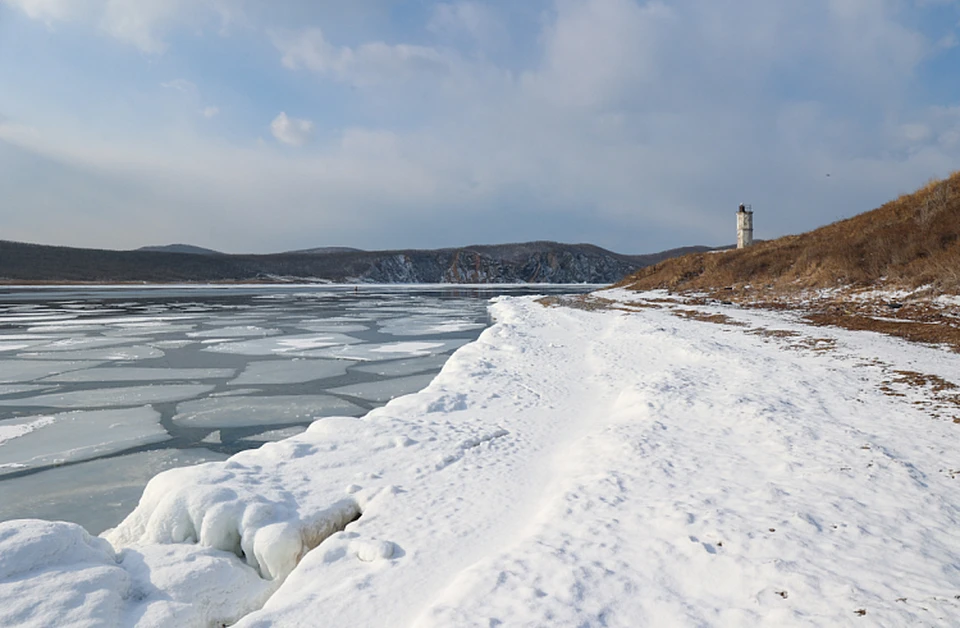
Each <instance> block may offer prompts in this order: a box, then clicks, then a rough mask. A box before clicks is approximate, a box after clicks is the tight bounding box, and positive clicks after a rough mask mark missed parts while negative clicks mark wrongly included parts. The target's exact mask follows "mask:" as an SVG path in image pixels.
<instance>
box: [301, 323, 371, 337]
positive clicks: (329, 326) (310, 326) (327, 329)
mask: <svg viewBox="0 0 960 628" xmlns="http://www.w3.org/2000/svg"><path fill="white" fill-rule="evenodd" d="M297 327H298V328H299V329H304V330H306V331H315V332H319V333H340V334H349V333H354V332H358V331H367V330H369V329H370V326H369V325H363V324H361V323H337V322H330V321H328V320H320V321H317V322H309V321H301V322H299V323H297Z"/></svg>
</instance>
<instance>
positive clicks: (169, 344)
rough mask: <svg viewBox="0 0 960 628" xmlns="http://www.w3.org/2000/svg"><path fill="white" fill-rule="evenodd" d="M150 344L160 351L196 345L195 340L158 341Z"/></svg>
mask: <svg viewBox="0 0 960 628" xmlns="http://www.w3.org/2000/svg"><path fill="white" fill-rule="evenodd" d="M150 344H151V345H152V346H154V347H156V348H158V349H180V348H182V347H186V346H187V345H192V344H194V341H193V340H158V341H156V342H152V343H150Z"/></svg>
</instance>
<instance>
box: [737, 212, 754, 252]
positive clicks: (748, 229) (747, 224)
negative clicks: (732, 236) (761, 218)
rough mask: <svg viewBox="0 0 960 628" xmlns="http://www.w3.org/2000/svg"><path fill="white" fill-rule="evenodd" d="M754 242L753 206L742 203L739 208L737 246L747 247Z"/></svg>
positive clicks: (740, 247) (739, 247)
mask: <svg viewBox="0 0 960 628" xmlns="http://www.w3.org/2000/svg"><path fill="white" fill-rule="evenodd" d="M751 244H753V207H752V206H751V205H744V204H743V203H740V208H739V209H738V210H737V248H738V249H745V248H747V247H748V246H750V245H751Z"/></svg>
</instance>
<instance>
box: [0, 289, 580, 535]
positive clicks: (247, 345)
mask: <svg viewBox="0 0 960 628" xmlns="http://www.w3.org/2000/svg"><path fill="white" fill-rule="evenodd" d="M589 288H590V287H588V286H523V287H503V286H482V287H481V286H469V287H467V286H457V287H440V286H436V287H391V286H361V287H359V288H356V289H355V288H354V287H347V286H338V287H330V286H323V287H315V286H282V287H275V286H272V287H268V286H262V287H261V286H257V287H251V286H242V287H241V286H231V287H135V288H131V287H82V288H77V287H63V288H42V289H39V288H0V521H4V520H8V519H18V518H25V517H39V518H43V519H62V520H67V521H74V522H76V523H79V524H81V525H83V526H85V527H86V528H87V529H88V530H90V531H91V532H93V533H99V532H101V531H102V530H104V529H106V528H108V527H111V526H114V525H116V524H117V523H118V522H119V521H120V520H121V519H123V517H124V516H126V515H127V514H128V513H129V512H130V511H131V510H133V508H134V506H136V502H137V500H138V499H139V497H140V493H141V492H142V490H143V487H144V485H145V484H146V483H147V481H148V480H149V479H150V478H151V477H153V476H154V475H156V474H157V473H159V472H161V471H163V470H165V469H169V468H172V467H177V466H184V465H190V464H196V463H200V462H205V461H210V460H222V459H224V458H226V457H228V456H229V455H231V454H234V453H236V452H238V451H241V450H243V449H249V448H253V447H259V446H260V445H262V444H263V443H264V442H268V441H272V440H279V439H282V438H285V437H287V436H292V435H294V434H297V433H299V432H301V431H303V430H304V429H306V426H307V425H308V424H309V423H310V422H311V421H313V420H315V419H320V418H323V417H325V416H333V415H338V416H344V415H349V416H361V415H363V414H365V413H366V412H368V411H369V410H371V409H373V408H375V407H378V406H381V405H383V404H385V403H386V402H387V401H389V400H390V399H391V398H393V397H396V396H399V395H404V394H408V393H411V392H416V391H418V390H420V389H422V388H424V387H425V386H426V385H427V384H428V383H429V382H430V380H431V379H432V378H433V377H434V376H435V375H436V374H437V373H438V372H439V371H440V368H441V367H442V366H443V363H444V362H445V361H446V359H447V358H448V357H449V356H450V354H451V353H453V352H454V351H455V350H456V349H457V348H458V347H460V346H462V345H463V344H466V343H468V342H471V341H472V340H474V339H476V337H477V336H478V335H479V334H480V332H481V331H483V329H485V328H486V327H487V326H488V325H489V324H490V320H489V318H488V314H487V302H488V301H489V299H490V298H491V297H493V296H496V295H500V294H536V293H541V294H558V293H571V292H585V291H587V290H588V289H589Z"/></svg>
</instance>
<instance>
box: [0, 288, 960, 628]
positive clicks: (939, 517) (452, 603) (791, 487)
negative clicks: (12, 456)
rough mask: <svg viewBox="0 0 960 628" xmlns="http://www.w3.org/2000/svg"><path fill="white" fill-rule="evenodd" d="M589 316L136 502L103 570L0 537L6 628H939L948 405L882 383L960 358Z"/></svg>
mask: <svg viewBox="0 0 960 628" xmlns="http://www.w3.org/2000/svg"><path fill="white" fill-rule="evenodd" d="M602 296H603V297H604V298H607V299H612V300H615V301H619V302H620V305H619V307H618V309H603V305H602V304H598V309H596V310H591V311H587V310H583V309H575V308H572V307H544V306H543V305H541V304H539V303H537V302H536V301H535V300H534V299H530V298H516V299H498V300H497V301H496V303H494V304H493V306H492V308H491V310H492V314H493V315H494V317H495V320H496V321H497V323H496V324H495V325H494V326H493V327H491V328H489V329H487V330H486V331H484V332H483V333H482V334H481V336H480V338H479V339H478V340H477V341H476V342H473V343H470V344H468V345H466V346H464V347H462V348H460V349H459V350H458V351H457V352H456V353H455V354H454V355H453V356H452V357H451V358H450V360H449V361H448V362H447V363H446V365H445V366H444V368H443V370H442V371H441V373H440V374H439V375H438V376H437V377H436V378H435V379H434V380H433V381H432V382H431V383H430V385H428V386H427V387H426V388H425V389H424V390H422V391H421V392H419V393H417V394H414V395H407V396H404V397H400V398H397V399H394V400H393V401H391V402H390V403H388V404H387V405H386V406H384V407H382V408H378V409H376V410H374V411H372V412H370V413H368V414H367V415H366V416H365V417H362V418H350V417H329V418H325V419H323V420H319V421H316V422H314V423H313V424H312V425H311V426H310V428H309V429H308V430H307V431H306V432H304V433H302V434H297V435H294V436H291V437H290V438H287V439H286V440H282V441H279V442H271V443H267V444H265V445H263V446H262V447H261V448H259V449H257V450H248V451H244V452H241V453H239V454H237V455H235V456H233V457H232V458H230V459H229V460H227V461H224V462H212V463H207V464H203V465H200V466H196V467H189V468H180V469H173V470H170V471H167V472H164V473H162V474H160V475H158V476H156V477H155V478H153V480H151V481H150V483H149V484H148V485H147V488H146V490H145V491H144V494H143V497H142V499H141V501H140V504H139V506H138V507H137V509H136V510H135V511H134V512H133V513H132V514H131V515H130V516H129V517H127V519H125V520H124V521H123V522H122V523H121V524H120V525H118V526H117V527H116V528H115V529H113V530H112V531H110V532H108V533H106V534H105V535H104V537H105V538H106V539H107V540H109V541H110V543H111V544H112V546H113V548H114V550H115V551H117V552H118V555H117V556H113V555H111V553H110V550H109V549H108V548H106V546H104V545H103V544H101V543H98V542H97V540H96V539H92V538H90V537H84V536H83V534H82V531H81V530H78V529H76V528H73V527H63V526H64V524H45V523H42V522H36V521H27V522H13V523H7V524H2V526H3V527H0V566H3V568H7V565H13V569H14V572H15V573H14V572H10V573H12V574H13V575H2V574H0V613H7V615H6V616H0V624H5V623H11V621H10V620H9V619H8V618H13V619H14V620H16V621H17V622H20V623H24V624H26V625H63V624H65V623H70V622H75V623H80V622H81V621H82V620H83V618H89V621H88V623H90V624H100V625H132V624H133V623H134V621H135V620H139V624H138V625H142V626H167V625H178V626H203V625H209V623H211V622H212V621H220V622H222V623H231V622H233V621H237V624H236V625H238V626H241V627H245V628H251V627H266V626H309V625H325V624H335V625H356V626H496V625H510V626H689V625H722V626H797V625H814V626H826V625H829V626H834V625H883V626H918V625H933V626H941V625H942V626H947V625H953V624H955V621H956V618H957V617H958V616H960V600H958V599H956V598H955V596H956V595H958V594H960V570H958V569H957V565H958V564H960V541H958V540H957V535H956V527H957V524H958V523H960V486H958V484H957V482H958V479H956V476H957V475H960V464H958V463H957V461H956V454H955V452H956V448H955V447H954V446H953V443H954V442H955V440H956V433H957V431H956V430H957V426H956V425H955V424H954V423H953V420H952V419H953V417H954V416H955V414H956V412H955V411H956V405H955V401H954V400H952V398H950V397H949V396H944V395H943V394H941V393H938V392H937V391H936V390H935V387H933V386H926V387H924V386H922V385H920V384H914V385H911V384H910V383H908V382H905V381H902V379H898V377H901V375H898V372H907V371H916V372H918V373H921V374H927V375H936V376H939V377H941V378H943V379H945V380H948V381H951V382H960V361H958V360H957V358H956V356H955V354H953V353H950V352H948V351H946V350H943V349H939V348H935V347H927V346H921V345H917V344H909V343H907V342H906V341H903V340H900V339H896V338H890V337H886V336H881V335H878V334H873V333H858V332H852V331H846V330H840V329H833V328H820V327H809V326H807V325H805V324H803V323H802V322H801V321H800V320H799V317H798V316H796V315H794V314H792V313H790V312H764V311H758V310H746V309H741V308H738V307H735V306H721V305H716V306H714V305H707V306H704V305H696V304H693V303H680V304H675V303H656V302H649V303H646V304H644V305H647V306H648V307H633V305H636V304H638V303H639V302H640V301H642V300H643V299H644V296H645V295H637V294H634V293H627V292H620V291H608V292H604V293H602ZM647 296H650V295H647ZM677 309H683V310H691V309H694V310H698V311H700V312H702V313H704V314H724V315H725V316H727V317H729V321H730V322H731V323H736V324H726V323H717V322H708V321H705V320H697V319H694V318H690V317H684V316H680V315H678V313H677V311H676V310H677ZM625 310H633V311H629V312H628V311H625ZM774 331H778V332H789V334H787V333H772V332H774ZM350 348H351V349H353V348H359V347H350ZM430 350H431V351H433V350H435V348H431V349H430ZM915 379H916V378H915ZM917 381H923V380H922V378H920V379H918V380H917ZM899 394H903V395H906V396H903V397H901V396H898V395H899ZM227 399H230V400H231V401H236V402H237V403H238V404H242V403H246V402H249V401H251V400H247V399H244V398H227ZM273 399H277V398H275V397H274V398H273ZM293 399H296V398H295V397H292V398H291V399H290V401H293ZM202 401H206V400H202ZM202 401H196V402H185V403H181V404H180V410H181V412H182V411H183V408H184V407H185V406H190V405H196V404H201V403H202ZM217 401H224V399H223V398H221V399H218V400H217ZM917 401H921V402H922V403H915V402H917ZM237 411H243V410H242V406H240V405H238V406H237ZM261 420H262V419H261V418H258V419H257V421H261ZM38 431H39V430H38ZM28 436H29V435H28ZM26 437H27V436H24V437H23V438H26ZM358 516H359V518H358V519H357V517H358ZM354 519H356V520H355V521H354ZM57 526H60V527H57ZM8 539H13V541H11V542H7V540H8ZM117 557H119V558H120V562H117V560H116V558H117ZM0 571H2V570H0ZM51 592H52V593H51ZM5 620H6V621H5Z"/></svg>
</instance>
